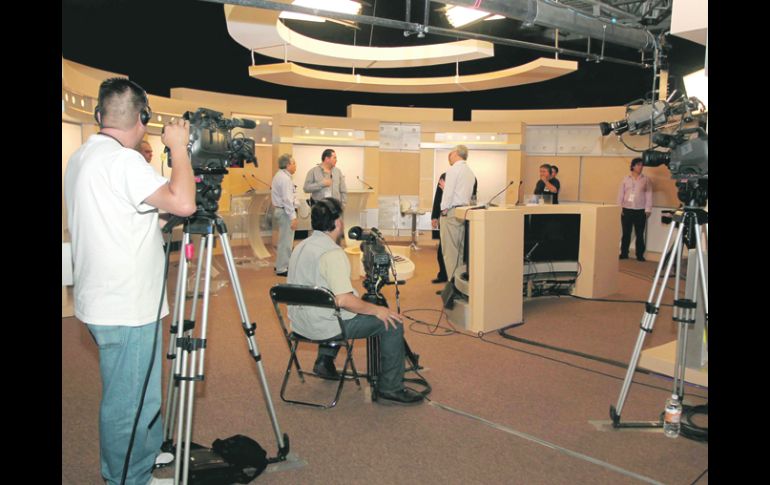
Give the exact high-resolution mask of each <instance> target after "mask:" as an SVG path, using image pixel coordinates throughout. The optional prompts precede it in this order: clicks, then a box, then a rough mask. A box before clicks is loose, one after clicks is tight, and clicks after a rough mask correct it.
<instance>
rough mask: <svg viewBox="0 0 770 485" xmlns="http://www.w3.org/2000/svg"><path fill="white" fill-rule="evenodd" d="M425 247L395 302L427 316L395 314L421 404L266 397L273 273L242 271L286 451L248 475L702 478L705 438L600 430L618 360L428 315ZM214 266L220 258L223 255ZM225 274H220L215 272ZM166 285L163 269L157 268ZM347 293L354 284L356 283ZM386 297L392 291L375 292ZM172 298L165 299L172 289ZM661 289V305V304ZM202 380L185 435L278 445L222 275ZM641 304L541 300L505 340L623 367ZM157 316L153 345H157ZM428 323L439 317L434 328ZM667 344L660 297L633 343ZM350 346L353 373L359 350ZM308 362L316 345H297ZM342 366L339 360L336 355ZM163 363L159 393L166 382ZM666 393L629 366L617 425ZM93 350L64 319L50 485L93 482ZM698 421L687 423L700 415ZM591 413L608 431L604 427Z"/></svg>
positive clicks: (273, 350)
mask: <svg viewBox="0 0 770 485" xmlns="http://www.w3.org/2000/svg"><path fill="white" fill-rule="evenodd" d="M435 257H436V253H435V249H434V248H431V247H425V248H423V249H421V250H420V251H417V252H415V253H413V258H412V259H413V261H414V262H415V264H416V268H417V270H416V272H415V276H414V278H412V279H410V280H409V281H408V282H407V284H406V285H404V286H402V287H401V294H400V305H401V311H402V312H403V313H404V314H405V315H408V316H410V317H412V318H414V319H416V320H421V321H424V322H429V325H425V324H421V323H417V322H415V321H411V320H406V322H407V323H406V325H405V328H406V338H407V341H408V343H409V345H410V346H411V348H412V349H413V350H414V351H415V352H416V353H418V354H420V356H421V364H422V365H423V366H424V367H425V370H424V372H423V375H424V376H425V377H426V378H427V379H428V380H429V381H430V383H431V385H432V386H433V392H432V394H431V395H430V402H427V403H425V404H423V405H420V406H416V407H401V406H392V405H391V406H385V405H381V404H378V403H372V402H370V400H369V399H368V395H367V392H366V390H365V386H362V389H358V388H356V386H355V385H354V384H353V383H352V382H350V383H347V384H346V385H345V388H344V390H343V394H342V397H341V400H340V403H339V405H338V406H337V407H336V408H334V409H332V410H328V411H321V410H315V409H309V408H304V407H299V406H294V405H289V404H286V403H284V402H283V401H281V399H280V397H279V395H278V393H279V389H280V383H281V379H282V377H283V372H284V370H285V367H286V363H287V360H288V349H287V347H286V343H285V341H284V339H283V336H282V334H281V332H280V328H279V326H278V321H277V319H276V317H275V315H274V312H273V309H272V305H271V304H270V300H269V296H268V290H269V288H270V286H272V285H274V284H276V283H279V282H284V281H285V279H282V278H279V277H276V276H274V275H273V272H272V267H266V268H259V269H255V268H241V269H239V272H238V274H239V277H240V279H241V284H242V287H243V292H244V296H245V298H246V306H247V309H248V312H249V317H250V320H252V321H254V322H256V323H257V334H256V341H257V344H258V347H259V351H260V353H261V355H262V357H263V363H264V368H265V372H266V375H267V381H268V386H269V389H270V392H271V394H272V401H273V403H274V405H275V408H276V413H277V416H278V423H279V426H280V429H281V431H282V432H284V433H287V434H288V435H289V437H290V442H291V458H292V461H291V463H289V464H288V465H290V466H284V467H276V468H273V467H271V468H269V469H268V471H266V472H265V473H263V474H262V475H260V476H259V477H258V478H257V479H255V480H254V483H291V484H295V483H302V484H305V483H307V484H314V483H318V484H321V483H323V484H328V483H335V484H337V483H339V484H348V483H350V484H354V483H362V484H363V483H383V484H403V483H407V484H411V483H414V484H418V483H419V484H426V483H429V484H455V483H456V484H468V483H471V484H473V483H479V484H488V483H522V484H539V483H547V484H573V483H592V484H605V483H606V484H619V483H648V482H649V483H667V484H691V483H693V482H694V481H696V480H697V483H699V484H703V483H708V472H706V473H705V474H704V471H707V469H708V444H707V443H704V442H696V441H692V440H689V439H685V438H682V437H680V438H677V439H669V438H666V437H664V435H663V434H662V432H660V431H617V430H608V429H607V426H606V424H607V423H608V422H609V407H610V405H611V404H615V403H616V401H617V399H618V395H619V392H620V388H621V384H622V381H623V377H624V375H625V367H618V366H614V365H611V364H608V363H603V362H599V361H596V360H592V359H589V358H585V357H581V356H576V355H571V354H568V353H565V352H560V351H557V350H550V349H546V348H542V347H538V346H535V345H531V344H527V343H522V342H516V341H512V340H508V339H505V338H503V337H502V336H500V335H498V334H497V333H490V334H487V335H484V336H483V337H479V336H475V335H470V334H466V333H463V332H454V333H452V332H451V331H450V330H449V328H450V325H449V324H448V323H447V321H446V319H445V318H444V317H442V316H441V313H440V312H439V309H440V299H439V297H438V296H437V295H436V294H435V292H436V290H437V289H439V288H440V287H439V286H438V285H432V284H431V283H430V280H431V279H432V278H433V277H435V274H436V268H437V266H436V262H435ZM620 263H621V264H620V268H621V274H620V277H619V282H620V284H619V289H618V292H617V294H614V295H611V296H610V297H609V298H611V299H617V300H640V301H643V300H645V299H646V298H647V295H648V293H649V290H650V286H651V284H652V283H651V278H652V275H653V273H654V270H655V263H654V262H644V263H642V262H637V261H635V260H627V261H621V262H620ZM217 265H218V266H219V267H220V268H222V267H224V266H223V261H222V259H221V257H218V258H217ZM224 276H225V275H222V277H224ZM170 281H171V283H170V284H169V287H170V291H171V292H172V293H173V291H174V286H175V281H176V268H174V267H172V269H171V272H170ZM357 286H358V288H359V289H361V290H362V286H361V284H360V282H358V285H357ZM385 295H386V296H387V298H388V300H389V302H390V304H391V306H395V302H396V299H395V295H394V289H393V287H387V288H386V290H385ZM170 301H173V297H172V298H170ZM670 301H671V298H670V294H669V295H667V301H665V302H664V303H670ZM210 305H211V308H210V313H209V330H208V350H207V353H206V369H205V371H206V379H205V381H204V382H203V383H201V384H199V385H198V386H197V388H196V398H195V402H194V404H195V414H194V429H193V441H194V442H196V443H200V444H203V445H206V446H210V445H211V442H212V441H213V440H215V439H217V438H225V437H229V436H231V435H234V434H244V435H247V436H249V437H251V438H254V439H256V440H257V441H258V442H259V443H260V444H261V445H262V446H263V447H264V448H265V449H266V450H267V451H268V454H269V455H270V456H273V455H275V453H276V440H275V437H274V435H273V428H272V426H271V422H270V420H269V418H268V414H267V412H266V405H265V401H264V396H263V393H262V391H261V387H260V385H259V378H258V375H257V371H256V366H255V364H254V361H253V360H252V359H251V356H250V354H249V352H248V347H247V342H246V338H245V336H244V334H243V331H242V327H241V323H240V318H239V316H238V311H237V307H236V305H235V299H234V296H233V293H232V290H231V287H230V285H229V284H228V285H227V286H225V287H223V288H221V289H219V290H218V291H217V292H216V293H215V294H212V296H211V303H210ZM643 311H644V307H643V305H642V304H641V303H632V304H629V303H608V302H594V301H582V300H578V299H574V298H571V297H541V298H538V299H533V300H531V301H528V302H526V303H525V306H524V315H525V322H524V325H522V326H520V327H517V328H514V329H512V330H510V334H511V335H514V336H517V337H521V338H524V339H528V340H532V341H536V342H540V343H543V344H547V345H550V346H554V347H560V348H567V349H571V350H575V351H578V352H582V353H585V354H590V355H595V356H598V357H601V358H605V359H612V360H615V361H621V362H628V360H629V358H630V356H631V352H632V350H633V346H634V343H635V341H636V338H637V335H638V333H639V321H640V319H641V316H642V313H643ZM168 320H169V319H168V318H167V319H166V321H165V322H164V349H166V348H167V345H168V338H169V335H168ZM436 324H438V326H436ZM675 338H676V328H675V326H674V324H673V322H672V321H671V310H670V308H669V307H663V308H662V309H661V312H660V315H659V316H658V319H657V322H656V327H655V329H654V332H653V333H652V334H651V335H649V336H648V337H647V338H646V340H645V348H649V347H653V346H657V345H661V344H663V343H666V342H669V341H671V340H674V339H675ZM363 343H364V342H363V341H359V342H358V344H357V349H356V352H355V357H356V362H357V364H358V367H359V370H364V369H365V366H366V361H365V345H363ZM301 354H302V355H301V358H302V359H303V362H304V366H305V367H306V368H307V367H310V366H311V365H312V360H313V355H314V352H313V350H306V351H303V352H301ZM339 363H340V364H341V359H340V360H339ZM168 368H169V367H168V362H164V387H163V389H164V392H165V389H166V387H165V382H166V379H168ZM288 392H289V393H293V395H295V396H312V397H313V398H318V397H321V398H323V397H324V396H330V395H331V393H332V392H333V384H331V383H329V382H322V381H317V380H312V379H311V380H309V381H308V382H307V383H306V384H304V385H302V384H299V383H298V381H296V380H294V381H293V383H292V384H291V385H290V386H289V389H288ZM670 393H671V381H670V379H667V378H665V377H662V376H657V375H648V374H644V373H637V374H636V375H635V378H634V383H633V384H632V386H631V390H630V392H629V395H628V398H627V400H626V403H625V407H624V410H623V419H624V421H633V420H656V419H657V418H658V416H659V414H660V413H661V411H662V410H663V406H664V401H665V399H666V397H667V395H670ZM99 394H100V382H99V369H98V359H97V349H96V347H95V345H94V343H93V341H92V340H91V337H90V335H89V333H88V331H87V330H86V328H85V326H84V325H82V323H80V322H79V321H77V320H76V319H75V318H63V319H62V443H63V445H62V484H72V485H81V484H99V483H102V482H101V480H100V476H99V448H98V423H97V416H98V406H99ZM686 396H687V397H686V402H688V403H691V404H696V405H697V404H704V403H706V402H707V401H708V390H707V389H704V388H700V387H694V386H688V387H687V389H686ZM704 419H705V421H701V422H700V423H699V424H701V425H707V424H708V422H707V417H706V418H704ZM602 423H604V424H605V426H602Z"/></svg>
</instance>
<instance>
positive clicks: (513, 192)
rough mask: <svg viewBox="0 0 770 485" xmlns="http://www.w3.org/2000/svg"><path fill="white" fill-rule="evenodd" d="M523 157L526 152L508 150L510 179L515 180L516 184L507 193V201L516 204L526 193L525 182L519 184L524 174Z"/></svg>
mask: <svg viewBox="0 0 770 485" xmlns="http://www.w3.org/2000/svg"><path fill="white" fill-rule="evenodd" d="M523 158H524V154H523V153H522V152H520V151H513V150H512V151H509V152H508V180H513V182H514V184H515V186H514V187H512V188H510V189H509V190H508V191H507V192H506V194H505V202H506V203H507V204H515V203H517V202H518V201H520V200H521V195H522V194H523V193H524V192H523V190H524V184H519V182H521V181H522V180H524V179H523V178H522V174H523V167H524V165H523V163H522V161H523Z"/></svg>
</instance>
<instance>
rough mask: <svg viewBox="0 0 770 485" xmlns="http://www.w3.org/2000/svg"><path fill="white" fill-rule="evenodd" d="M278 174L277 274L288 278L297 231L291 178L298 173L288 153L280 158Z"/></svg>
mask: <svg viewBox="0 0 770 485" xmlns="http://www.w3.org/2000/svg"><path fill="white" fill-rule="evenodd" d="M278 168H279V169H280V170H278V172H276V174H275V176H274V177H273V183H272V188H271V193H272V194H271V195H272V199H273V221H274V222H275V224H276V225H277V226H278V248H277V250H276V256H275V274H276V275H278V276H286V275H287V274H288V272H289V259H290V258H291V248H292V244H293V242H294V231H296V230H297V210H296V203H295V196H294V192H295V189H296V186H295V185H294V181H293V180H292V178H291V176H292V175H294V172H296V171H297V162H295V161H294V158H292V156H291V155H290V154H288V153H284V154H283V155H281V156H280V157H278Z"/></svg>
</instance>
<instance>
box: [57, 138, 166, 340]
mask: <svg viewBox="0 0 770 485" xmlns="http://www.w3.org/2000/svg"><path fill="white" fill-rule="evenodd" d="M166 183H168V180H167V179H165V178H164V177H161V176H160V175H158V174H157V172H155V170H153V168H152V166H151V165H150V164H148V163H147V162H146V161H145V160H144V158H143V157H142V156H141V155H140V154H139V152H137V151H135V150H133V149H131V148H124V147H123V146H121V144H120V143H119V142H118V141H117V140H115V139H114V138H112V137H109V136H106V135H101V134H96V135H92V136H91V137H90V138H89V139H88V141H86V143H85V144H83V146H81V147H80V148H79V149H78V150H77V151H76V152H75V153H74V154H73V155H72V157H71V158H70V160H69V162H68V165H67V170H66V172H65V175H64V198H65V204H66V206H67V216H68V222H69V230H70V234H71V236H72V254H73V259H74V281H75V288H74V295H75V316H76V317H77V318H78V319H80V320H81V321H83V322H85V323H89V324H93V325H126V326H138V325H144V324H147V323H150V322H153V321H155V319H156V318H157V315H158V308H159V307H161V314H160V315H161V317H163V316H165V315H167V314H168V304H167V301H166V297H165V294H164V296H163V301H162V302H161V292H162V289H163V276H164V275H163V269H164V254H163V237H162V235H161V232H160V227H159V225H158V210H157V209H156V208H154V207H152V206H150V205H148V204H145V203H144V200H145V199H146V198H147V197H149V196H150V195H152V194H153V193H154V192H155V191H156V190H158V189H159V188H160V187H161V186H163V185H164V184H166Z"/></svg>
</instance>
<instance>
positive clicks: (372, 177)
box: [364, 147, 381, 209]
mask: <svg viewBox="0 0 770 485" xmlns="http://www.w3.org/2000/svg"><path fill="white" fill-rule="evenodd" d="M364 180H366V182H367V183H368V184H369V185H371V186H372V187H374V190H373V191H372V193H371V194H369V197H368V198H367V199H366V208H367V209H376V208H377V207H379V205H378V201H377V198H378V197H379V194H380V180H381V179H380V150H379V148H377V147H365V148H364Z"/></svg>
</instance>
